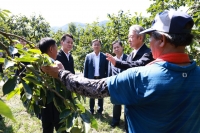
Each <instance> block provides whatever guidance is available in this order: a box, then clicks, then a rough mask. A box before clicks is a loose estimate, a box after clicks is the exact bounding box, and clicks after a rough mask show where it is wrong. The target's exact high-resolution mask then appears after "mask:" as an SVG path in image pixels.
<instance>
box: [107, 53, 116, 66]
mask: <svg viewBox="0 0 200 133" xmlns="http://www.w3.org/2000/svg"><path fill="white" fill-rule="evenodd" d="M106 59H107V60H108V61H110V62H111V63H112V64H113V66H115V65H116V60H115V58H114V57H113V56H112V55H111V54H109V53H106Z"/></svg>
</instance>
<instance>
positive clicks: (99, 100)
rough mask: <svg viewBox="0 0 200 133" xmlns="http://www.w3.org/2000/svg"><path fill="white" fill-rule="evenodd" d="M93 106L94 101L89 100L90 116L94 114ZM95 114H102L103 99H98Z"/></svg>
mask: <svg viewBox="0 0 200 133" xmlns="http://www.w3.org/2000/svg"><path fill="white" fill-rule="evenodd" d="M94 105H95V99H93V98H90V112H91V113H92V114H93V113H94ZM97 112H98V113H100V114H101V113H102V112H103V98H102V99H98V109H97Z"/></svg>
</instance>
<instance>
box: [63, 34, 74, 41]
mask: <svg viewBox="0 0 200 133" xmlns="http://www.w3.org/2000/svg"><path fill="white" fill-rule="evenodd" d="M67 36H68V37H70V38H71V39H72V40H73V41H74V37H73V36H72V35H70V34H64V35H63V36H62V38H61V41H63V42H64V41H65V40H66V37H67Z"/></svg>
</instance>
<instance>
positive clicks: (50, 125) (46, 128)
mask: <svg viewBox="0 0 200 133" xmlns="http://www.w3.org/2000/svg"><path fill="white" fill-rule="evenodd" d="M54 127H55V129H56V131H57V130H58V129H59V127H60V124H59V121H58V122H55V123H54V122H42V128H43V133H53V130H54Z"/></svg>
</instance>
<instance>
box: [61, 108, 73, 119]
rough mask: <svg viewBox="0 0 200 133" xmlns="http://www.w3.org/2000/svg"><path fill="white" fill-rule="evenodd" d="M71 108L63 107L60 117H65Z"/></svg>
mask: <svg viewBox="0 0 200 133" xmlns="http://www.w3.org/2000/svg"><path fill="white" fill-rule="evenodd" d="M70 113H71V110H70V109H65V110H63V111H62V112H61V113H60V119H63V118H66V117H68V116H69V115H70Z"/></svg>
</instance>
